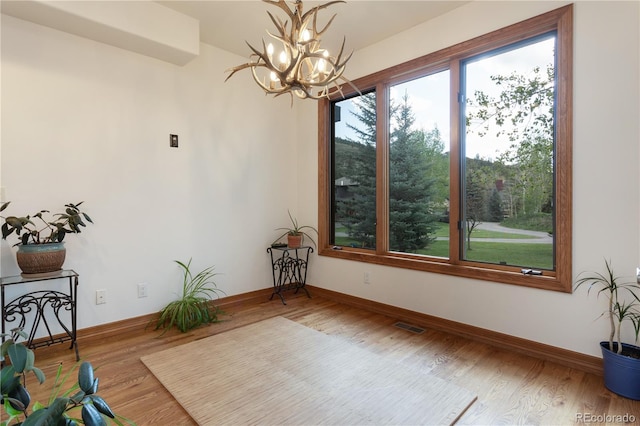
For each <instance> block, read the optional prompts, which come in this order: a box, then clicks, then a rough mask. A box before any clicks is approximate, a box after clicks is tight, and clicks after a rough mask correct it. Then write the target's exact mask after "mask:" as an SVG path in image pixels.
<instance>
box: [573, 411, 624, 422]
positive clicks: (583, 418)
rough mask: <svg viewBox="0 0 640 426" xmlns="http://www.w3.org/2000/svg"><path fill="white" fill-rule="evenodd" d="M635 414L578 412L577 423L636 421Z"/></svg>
mask: <svg viewBox="0 0 640 426" xmlns="http://www.w3.org/2000/svg"><path fill="white" fill-rule="evenodd" d="M635 422H636V416H635V415H633V414H629V413H626V414H594V413H576V423H635Z"/></svg>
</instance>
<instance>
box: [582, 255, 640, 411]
mask: <svg viewBox="0 0 640 426" xmlns="http://www.w3.org/2000/svg"><path fill="white" fill-rule="evenodd" d="M578 277H579V279H578V280H577V282H576V289H577V288H578V287H580V286H582V285H587V286H588V287H589V289H588V291H587V293H590V292H591V291H592V290H593V291H596V292H597V296H600V295H603V296H604V297H605V298H606V299H607V310H606V311H604V312H603V313H602V314H601V316H605V317H607V318H608V320H609V324H610V326H611V329H610V332H609V340H608V341H603V342H601V343H600V347H601V350H602V359H603V367H604V368H603V369H604V380H605V386H606V387H607V388H608V389H609V390H611V391H612V392H614V393H617V394H618V395H621V396H624V397H627V398H631V399H635V400H640V347H638V346H634V345H632V344H628V343H624V342H622V338H621V329H622V325H623V324H625V323H629V324H631V325H632V327H633V329H634V331H635V343H636V344H637V342H638V337H639V335H640V284H639V283H638V282H637V280H636V281H623V279H622V278H621V277H619V276H616V274H615V272H614V270H613V267H612V265H611V261H607V260H605V271H604V273H600V272H590V273H587V274H586V276H585V275H584V274H580V275H579V276H578Z"/></svg>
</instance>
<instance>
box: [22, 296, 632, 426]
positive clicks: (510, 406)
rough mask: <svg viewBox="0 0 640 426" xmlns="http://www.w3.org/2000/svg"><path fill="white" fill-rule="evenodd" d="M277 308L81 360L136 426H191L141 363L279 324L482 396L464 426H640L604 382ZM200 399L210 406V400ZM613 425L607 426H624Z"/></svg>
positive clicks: (249, 309)
mask: <svg viewBox="0 0 640 426" xmlns="http://www.w3.org/2000/svg"><path fill="white" fill-rule="evenodd" d="M277 299H278V298H275V300H272V301H265V302H264V303H258V304H248V305H243V306H240V307H236V308H233V309H229V310H228V312H227V316H225V317H224V319H225V321H224V322H222V323H218V324H213V325H211V326H208V327H203V328H200V329H198V330H195V331H193V332H190V333H184V334H182V333H180V332H177V331H175V330H172V331H170V332H167V333H165V334H164V335H160V333H159V332H158V331H155V330H153V327H148V328H147V329H140V330H139V331H137V332H134V333H130V334H126V335H120V336H117V337H114V338H111V339H103V340H100V341H98V340H97V339H94V340H91V339H86V338H85V339H81V340H80V341H79V347H80V355H81V357H82V358H83V359H86V360H88V361H91V363H92V364H93V366H94V367H96V368H98V371H97V373H96V375H97V377H99V378H100V389H99V394H100V395H101V396H102V397H103V398H105V400H106V401H107V402H108V403H109V405H110V406H111V407H112V409H113V410H114V411H115V412H116V413H117V414H120V415H122V416H125V417H127V418H129V419H131V420H133V421H135V422H136V423H137V424H138V425H193V424H194V422H193V421H192V420H191V418H190V417H189V414H188V413H187V412H186V411H184V409H182V407H181V406H180V405H179V404H178V403H177V402H176V401H175V400H174V399H173V398H172V397H171V395H170V394H169V393H168V392H167V391H166V390H165V389H164V387H163V386H162V385H161V384H160V383H159V382H158V381H157V380H156V378H155V377H154V376H153V375H152V374H151V373H150V372H149V370H147V368H146V367H145V366H144V365H143V364H142V362H141V361H140V357H141V356H144V355H147V354H151V353H154V352H156V351H159V350H163V349H166V348H170V347H174V346H177V345H181V344H183V343H186V342H190V341H193V340H197V339H200V338H203V337H207V336H210V335H213V334H217V333H221V332H224V331H226V330H230V329H233V328H236V327H240V326H243V325H246V324H251V323H254V322H256V321H261V320H263V319H266V318H270V317H273V316H276V315H280V316H283V317H285V318H288V319H290V320H293V321H296V322H298V323H300V324H303V325H305V326H307V327H311V328H313V329H316V330H318V331H321V332H324V333H327V334H331V335H334V336H339V337H340V338H341V339H344V340H345V341H348V342H351V343H353V344H355V345H358V346H360V347H362V348H365V349H367V350H369V351H371V352H374V353H377V354H380V355H383V356H385V357H387V358H389V359H392V360H395V361H396V362H398V363H402V364H407V365H411V366H413V367H417V368H420V369H421V370H423V371H425V372H428V373H430V374H434V375H436V376H438V377H440V378H442V379H445V380H450V381H451V382H453V383H455V384H457V385H458V386H462V387H465V388H467V389H469V390H471V391H472V392H475V393H476V394H477V395H478V400H477V401H476V402H475V403H474V404H473V405H472V406H471V408H470V409H469V410H468V411H467V412H466V413H465V414H464V415H463V417H462V418H461V420H460V422H459V424H464V425H498V424H508V425H511V424H533V425H570V424H580V423H584V422H582V421H581V420H580V419H581V418H580V416H582V419H585V418H586V417H587V416H591V417H590V419H591V420H592V422H591V423H594V422H593V420H594V419H596V418H594V417H593V416H606V415H608V416H624V415H627V416H633V417H632V418H635V421H634V422H632V423H631V424H640V402H638V401H631V400H628V399H625V398H622V397H619V396H617V395H615V394H612V393H611V392H609V391H607V390H606V389H605V388H604V385H603V380H602V377H600V376H596V375H593V374H588V373H584V372H582V371H577V370H574V369H571V368H567V367H563V366H560V365H558V364H554V363H551V362H545V361H540V360H538V359H535V358H531V357H526V356H523V355H520V354H516V353H513V352H508V351H504V350H501V349H499V348H496V347H493V346H489V345H486V344H482V343H478V342H474V341H470V340H466V339H463V338H460V337H457V336H453V335H449V334H445V333H441V332H438V331H434V330H426V331H425V332H424V333H422V334H414V333H411V332H408V331H405V330H402V329H399V328H397V327H394V326H393V324H394V323H395V322H396V320H395V319H394V318H390V317H386V316H384V315H380V314H375V313H371V312H368V311H365V310H361V309H357V308H353V307H350V306H347V305H343V304H339V303H335V302H332V301H329V300H326V299H323V298H321V297H314V298H312V299H308V298H307V297H306V296H304V295H297V296H293V295H291V296H288V297H287V303H288V304H287V305H286V306H284V305H282V304H281V303H280V301H279V300H277ZM61 362H62V363H63V366H64V368H65V371H66V369H67V368H69V367H71V366H72V365H73V364H74V363H75V357H74V356H73V352H72V351H70V350H67V349H66V347H65V346H62V345H56V346H53V347H51V348H44V349H38V350H36V365H37V366H39V367H40V368H42V369H43V370H44V371H45V374H46V375H47V381H46V382H45V384H44V385H42V386H37V383H36V384H34V383H33V382H34V379H33V378H30V382H29V386H28V387H29V390H30V391H31V395H32V397H33V399H34V400H39V401H42V402H45V401H46V400H47V398H48V396H49V392H50V387H51V386H52V385H53V379H54V377H55V369H56V368H57V366H58V365H59V363H61ZM179 362H181V360H180V359H176V363H179ZM65 389H66V388H65ZM194 392H198V389H194ZM202 398H203V404H206V403H207V396H206V395H202ZM282 409H286V407H283V408H282ZM320 420H321V419H319V422H320ZM610 420H612V421H610V422H600V423H599V424H604V423H608V424H621V422H617V423H616V421H615V420H616V419H615V418H613V417H612V418H610ZM264 424H269V420H268V419H265V421H264Z"/></svg>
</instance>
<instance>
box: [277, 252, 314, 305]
mask: <svg viewBox="0 0 640 426" xmlns="http://www.w3.org/2000/svg"><path fill="white" fill-rule="evenodd" d="M267 253H269V254H270V255H271V267H272V272H273V293H271V297H270V298H269V300H272V299H273V296H275V295H276V294H277V295H278V296H279V297H280V300H282V304H283V305H286V304H287V302H285V301H284V296H283V295H282V292H283V291H286V290H295V293H298V290H303V291H304V292H305V293H306V294H307V297H309V298H311V295H310V294H309V292H308V291H307V289H306V288H305V282H306V281H307V266H308V264H309V253H313V248H312V247H309V246H301V247H297V248H292V247H288V246H283V247H269V248H267Z"/></svg>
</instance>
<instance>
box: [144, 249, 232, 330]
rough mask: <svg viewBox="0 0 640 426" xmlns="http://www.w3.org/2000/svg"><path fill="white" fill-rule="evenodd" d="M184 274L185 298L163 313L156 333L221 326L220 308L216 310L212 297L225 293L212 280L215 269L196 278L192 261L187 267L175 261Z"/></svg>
mask: <svg viewBox="0 0 640 426" xmlns="http://www.w3.org/2000/svg"><path fill="white" fill-rule="evenodd" d="M174 262H176V263H177V264H178V265H180V267H181V268H182V270H183V278H182V296H181V297H180V299H178V300H174V301H173V302H171V303H169V304H168V305H167V306H165V307H164V308H163V309H162V310H161V311H160V316H159V317H158V319H157V321H156V330H158V329H160V328H164V329H165V331H166V330H168V329H170V328H171V327H173V326H176V327H177V328H178V330H180V331H181V332H183V333H185V332H187V331H189V330H191V329H193V328H196V327H199V326H201V325H204V324H211V323H214V322H218V315H219V314H220V313H221V311H220V309H219V308H218V307H217V306H214V305H213V304H212V303H211V301H212V296H217V295H218V293H223V294H224V292H223V291H222V290H220V289H218V287H217V285H216V283H215V282H213V277H214V276H215V275H216V274H215V273H214V272H213V266H209V267H208V268H205V269H203V270H202V271H200V272H198V273H197V274H196V275H193V274H192V273H191V259H189V263H187V264H184V263H183V262H180V261H179V260H175V261H174Z"/></svg>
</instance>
